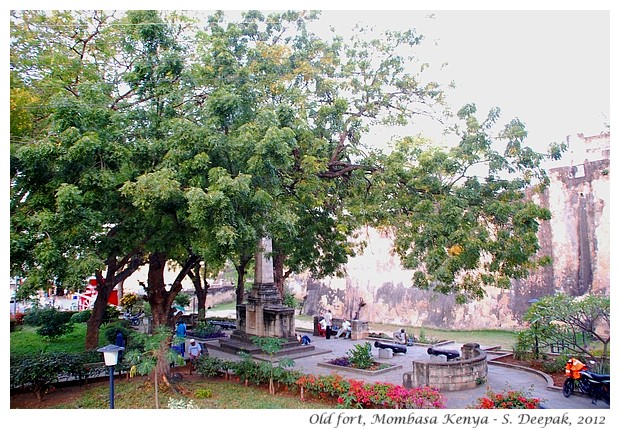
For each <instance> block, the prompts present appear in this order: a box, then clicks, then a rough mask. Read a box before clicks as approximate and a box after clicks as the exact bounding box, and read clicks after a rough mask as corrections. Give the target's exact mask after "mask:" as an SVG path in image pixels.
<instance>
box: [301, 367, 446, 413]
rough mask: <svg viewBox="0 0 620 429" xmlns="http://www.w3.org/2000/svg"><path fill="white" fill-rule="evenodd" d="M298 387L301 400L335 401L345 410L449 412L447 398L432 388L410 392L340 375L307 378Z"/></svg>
mask: <svg viewBox="0 0 620 429" xmlns="http://www.w3.org/2000/svg"><path fill="white" fill-rule="evenodd" d="M296 384H297V385H298V386H299V388H300V395H301V400H302V401H304V400H306V395H308V394H311V395H315V396H318V397H320V398H323V399H327V398H329V397H332V398H335V399H336V401H337V403H338V404H339V406H340V407H343V408H430V409H434V408H445V397H444V396H442V395H441V394H440V393H439V391H438V390H437V389H435V388H432V387H420V388H413V389H407V388H405V387H403V386H398V385H395V384H392V383H366V382H364V381H360V380H351V379H345V378H343V377H342V376H339V375H319V376H317V375H312V374H310V375H304V376H302V377H300V378H299V379H298V380H297V382H296Z"/></svg>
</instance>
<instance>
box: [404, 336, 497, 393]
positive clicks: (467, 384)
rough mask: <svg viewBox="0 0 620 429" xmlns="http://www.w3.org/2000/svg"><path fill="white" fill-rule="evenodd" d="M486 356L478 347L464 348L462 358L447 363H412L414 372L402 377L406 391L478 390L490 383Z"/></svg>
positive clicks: (470, 345) (464, 346)
mask: <svg viewBox="0 0 620 429" xmlns="http://www.w3.org/2000/svg"><path fill="white" fill-rule="evenodd" d="M487 375H488V366H487V354H486V352H485V351H483V350H480V345H479V344H476V343H468V344H464V345H463V347H461V357H460V358H459V359H455V360H452V361H447V362H439V361H437V360H428V361H413V372H411V373H405V374H403V385H404V386H405V387H407V388H412V387H422V386H431V387H435V388H438V389H439V390H443V391H454V390H465V389H472V388H474V387H476V386H477V385H478V384H479V383H480V381H482V380H485V381H486V379H487Z"/></svg>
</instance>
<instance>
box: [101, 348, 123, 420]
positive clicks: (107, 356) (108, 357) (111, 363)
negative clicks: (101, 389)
mask: <svg viewBox="0 0 620 429" xmlns="http://www.w3.org/2000/svg"><path fill="white" fill-rule="evenodd" d="M122 350H125V347H119V346H116V345H114V344H108V345H107V346H105V347H101V348H100V349H97V351H98V352H101V353H103V359H104V360H105V364H106V366H107V367H108V368H109V372H110V409H112V408H114V367H115V366H116V364H117V363H118V352H120V351H122Z"/></svg>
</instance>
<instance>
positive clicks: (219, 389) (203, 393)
mask: <svg viewBox="0 0 620 429" xmlns="http://www.w3.org/2000/svg"><path fill="white" fill-rule="evenodd" d="M184 377H186V378H185V379H184V380H183V381H182V382H180V384H177V387H178V389H179V392H178V393H176V392H173V391H172V389H170V388H169V387H167V386H166V385H163V384H160V385H159V395H158V396H159V408H163V409H165V408H168V400H169V398H174V399H176V400H177V401H179V400H180V401H184V403H187V402H189V401H190V400H191V401H192V403H193V406H194V407H195V408H201V409H294V408H306V409H312V408H334V407H335V406H336V405H337V404H336V402H335V401H332V402H333V403H332V402H330V401H318V400H308V401H304V402H301V401H300V397H299V392H291V391H285V392H278V393H276V395H270V394H269V391H268V390H267V388H266V386H255V385H251V384H250V385H248V386H245V385H243V384H242V383H239V382H235V381H225V380H222V379H209V378H205V377H200V376H191V378H187V376H186V375H184ZM63 390H67V389H63ZM114 393H115V395H114V407H115V408H118V409H153V408H155V390H154V387H153V385H152V384H151V383H150V382H148V381H145V380H144V379H143V378H142V377H138V378H134V379H129V380H127V379H125V378H122V379H117V381H116V382H115V385H114ZM63 394H64V396H65V397H66V399H65V398H61V397H60V395H63ZM32 395H34V394H32ZM69 398H70V400H69ZM52 399H54V401H55V403H54V404H53V405H52V404H50V405H52V407H51V408H81V409H105V408H108V407H109V386H108V383H105V382H102V383H97V384H94V385H87V386H82V387H80V388H79V389H77V388H76V389H75V391H67V392H59V391H56V392H53V393H51V394H49V396H48V397H47V398H46V400H49V401H51V400H52Z"/></svg>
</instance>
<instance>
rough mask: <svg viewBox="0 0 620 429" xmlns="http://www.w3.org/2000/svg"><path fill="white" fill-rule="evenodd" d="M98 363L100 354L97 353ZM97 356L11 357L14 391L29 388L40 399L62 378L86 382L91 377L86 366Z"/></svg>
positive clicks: (58, 354)
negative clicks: (84, 380)
mask: <svg viewBox="0 0 620 429" xmlns="http://www.w3.org/2000/svg"><path fill="white" fill-rule="evenodd" d="M97 355H99V356H98V358H99V360H100V359H101V357H100V353H97ZM93 359H94V355H93V353H91V352H85V353H41V354H33V355H30V356H11V358H10V374H11V376H10V377H11V381H10V384H11V388H12V389H13V388H28V389H30V390H32V391H33V392H34V393H35V394H36V395H37V398H39V400H41V399H42V397H43V395H44V394H45V393H46V391H47V390H48V388H49V387H50V386H51V385H52V384H53V383H55V382H57V381H58V379H59V378H60V377H67V378H77V379H79V380H83V379H85V378H87V377H88V376H89V374H90V370H89V369H88V368H87V367H86V366H85V364H86V363H90V362H93Z"/></svg>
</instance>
